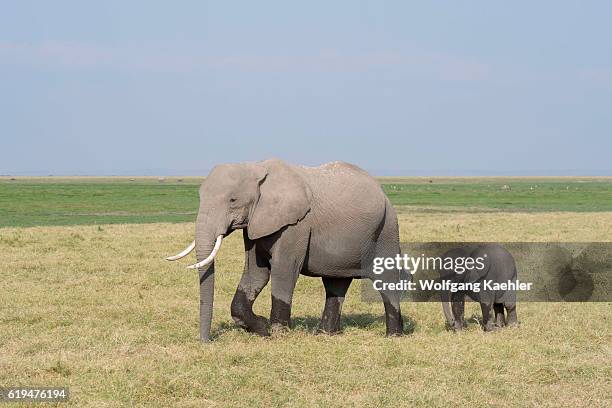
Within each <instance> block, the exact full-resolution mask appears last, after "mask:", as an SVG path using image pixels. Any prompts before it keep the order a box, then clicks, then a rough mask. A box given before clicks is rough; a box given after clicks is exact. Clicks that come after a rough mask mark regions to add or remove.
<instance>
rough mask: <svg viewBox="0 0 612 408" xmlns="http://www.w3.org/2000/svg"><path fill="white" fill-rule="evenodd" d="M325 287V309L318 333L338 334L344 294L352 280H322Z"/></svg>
mask: <svg viewBox="0 0 612 408" xmlns="http://www.w3.org/2000/svg"><path fill="white" fill-rule="evenodd" d="M322 280H323V285H324V286H325V308H324V309H323V316H322V317H321V323H320V324H319V331H320V332H323V333H327V334H335V333H339V332H340V314H341V312H342V303H343V302H344V297H345V296H346V292H347V290H348V288H349V286H350V285H351V282H352V281H353V279H352V278H322Z"/></svg>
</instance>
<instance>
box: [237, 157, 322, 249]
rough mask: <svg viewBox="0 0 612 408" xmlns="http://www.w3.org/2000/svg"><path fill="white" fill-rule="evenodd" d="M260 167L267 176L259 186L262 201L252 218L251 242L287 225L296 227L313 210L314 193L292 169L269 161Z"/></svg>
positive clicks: (257, 203)
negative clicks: (264, 170)
mask: <svg viewBox="0 0 612 408" xmlns="http://www.w3.org/2000/svg"><path fill="white" fill-rule="evenodd" d="M259 165H261V166H263V167H265V168H266V169H267V175H266V176H265V178H263V180H262V181H261V184H260V186H259V198H258V200H257V201H256V203H255V205H254V206H253V210H252V211H251V214H250V217H249V225H248V226H247V233H248V236H249V238H250V239H257V238H261V237H265V236H266V235H270V234H273V233H275V232H276V231H278V230H280V229H281V228H283V227H284V226H286V225H292V224H296V223H297V222H298V221H300V220H301V219H302V218H304V216H305V215H306V213H308V211H309V210H310V201H311V199H312V192H311V191H310V188H309V187H308V185H307V184H306V182H305V181H304V179H303V178H302V176H300V174H298V172H297V171H295V170H294V169H292V168H291V167H290V166H289V165H287V164H286V163H285V162H283V161H281V160H267V161H265V162H262V163H260V164H259Z"/></svg>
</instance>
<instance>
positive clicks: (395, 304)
mask: <svg viewBox="0 0 612 408" xmlns="http://www.w3.org/2000/svg"><path fill="white" fill-rule="evenodd" d="M380 295H381V296H382V299H383V304H384V306H385V323H386V326H387V336H401V335H403V334H404V319H403V318H402V311H401V310H400V297H399V295H397V294H396V293H391V294H389V293H386V292H384V291H381V292H380Z"/></svg>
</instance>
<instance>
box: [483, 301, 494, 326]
mask: <svg viewBox="0 0 612 408" xmlns="http://www.w3.org/2000/svg"><path fill="white" fill-rule="evenodd" d="M480 309H481V310H482V327H483V328H484V331H493V330H495V322H494V318H493V316H492V313H491V311H492V309H493V305H491V304H488V303H480Z"/></svg>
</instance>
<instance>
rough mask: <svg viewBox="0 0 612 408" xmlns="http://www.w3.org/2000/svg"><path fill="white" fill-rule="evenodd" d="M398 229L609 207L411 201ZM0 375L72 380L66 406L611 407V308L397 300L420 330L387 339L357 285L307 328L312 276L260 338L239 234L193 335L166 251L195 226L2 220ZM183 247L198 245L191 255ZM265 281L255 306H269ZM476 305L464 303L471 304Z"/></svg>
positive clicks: (498, 234)
mask: <svg viewBox="0 0 612 408" xmlns="http://www.w3.org/2000/svg"><path fill="white" fill-rule="evenodd" d="M401 214H402V215H401V235H402V240H404V241H428V240H447V241H452V240H466V239H470V240H490V241H492V240H498V241H507V240H511V241H544V240H550V241H588V240H599V241H602V240H605V241H609V240H610V238H611V237H610V230H611V227H612V214H611V213H581V214H575V213H546V214H543V213H539V214H521V213H512V214H505V213H487V214H473V213H469V214H467V213H466V214H462V213H446V214H430V213H417V214H412V215H411V214H408V213H406V212H403V211H402V212H401ZM0 237H1V240H0V251H1V252H2V254H3V262H2V263H1V264H0V273H1V276H2V277H3V281H2V292H1V293H2V297H1V298H0V385H3V386H10V385H47V386H51V385H56V386H69V387H70V390H71V400H70V402H69V403H68V404H67V405H68V406H95V407H100V406H103V407H104V406H109V407H110V406H130V405H133V406H160V407H167V406H183V407H201V406H219V407H224V406H270V405H287V406H311V405H320V406H383V405H393V406H413V405H416V406H427V405H438V406H441V405H446V406H448V405H451V406H452V405H461V406H484V405H490V406H508V404H510V403H511V404H512V405H517V406H568V407H570V406H571V407H575V406H589V407H590V406H605V405H610V404H611V403H612V395H611V381H610V378H611V377H612V375H611V374H612V371H611V369H610V364H609V362H610V361H612V350H611V337H612V336H611V323H612V320H611V313H610V312H611V310H612V309H611V305H610V304H609V303H599V304H568V303H565V304H559V303H557V304H542V303H533V304H522V305H520V306H519V309H518V313H519V319H520V321H521V327H520V328H518V329H506V330H501V331H498V332H495V333H483V332H482V331H481V330H480V329H479V328H478V327H477V325H476V324H474V323H472V324H471V325H470V327H469V329H468V330H467V331H466V332H464V333H462V334H460V335H455V334H453V333H450V332H447V331H445V330H444V326H443V317H442V313H441V308H440V306H439V305H438V304H435V303H431V304H423V303H420V304H410V303H406V304H404V305H403V306H402V307H403V313H404V315H405V316H406V317H407V318H408V319H409V322H410V325H411V326H413V328H414V333H413V334H411V335H409V336H404V337H403V338H397V339H388V338H385V337H384V321H383V319H382V317H383V313H382V304H367V303H364V302H362V301H361V300H360V296H359V284H358V283H355V284H354V285H353V287H352V288H351V291H350V293H349V297H348V298H347V301H346V304H345V308H344V316H345V318H344V333H343V334H342V335H339V336H333V337H328V336H322V335H314V334H313V333H312V331H313V330H314V328H315V327H316V325H317V323H318V319H319V315H320V312H321V309H322V306H323V299H324V294H323V289H322V284H321V283H320V280H318V279H313V278H307V277H301V278H300V280H299V282H298V288H297V290H296V295H295V299H294V309H293V317H294V324H295V326H296V327H295V329H294V330H292V331H290V332H286V333H279V334H276V335H275V336H274V337H273V338H270V339H262V338H259V337H256V336H253V335H250V334H247V333H245V332H244V331H242V330H239V329H237V328H235V327H234V326H233V324H232V321H231V317H230V313H229V303H230V301H231V297H232V295H233V292H234V290H235V287H236V285H237V282H238V279H239V277H240V273H241V269H242V263H243V251H242V239H241V236H240V234H239V233H235V234H233V235H232V236H230V237H229V238H228V239H227V240H226V241H225V242H224V245H223V247H222V250H221V252H220V254H219V258H218V262H217V291H216V303H215V316H214V324H213V331H214V335H215V341H214V342H213V343H211V344H206V345H203V344H201V343H199V341H198V338H197V334H198V327H197V321H198V319H197V311H198V288H197V278H196V275H195V274H194V273H193V271H188V270H186V269H184V266H185V265H186V264H187V262H188V261H185V262H177V263H169V262H166V261H164V260H163V257H164V256H166V255H168V254H171V253H174V252H176V251H177V250H180V249H182V247H183V246H184V245H185V244H187V243H188V242H189V241H191V239H193V225H192V224H148V225H113V226H102V227H97V226H79V227H40V228H23V229H16V228H5V229H0ZM189 260H191V258H190V259H189ZM269 304H270V295H269V291H268V288H266V290H265V291H264V292H263V293H262V295H261V296H260V299H259V300H258V302H257V304H256V311H257V312H258V313H260V314H264V315H267V314H268V313H269ZM479 313H480V311H479V308H478V307H477V305H475V304H470V305H469V307H468V309H467V311H466V315H467V316H468V317H469V316H471V315H472V314H479Z"/></svg>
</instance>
